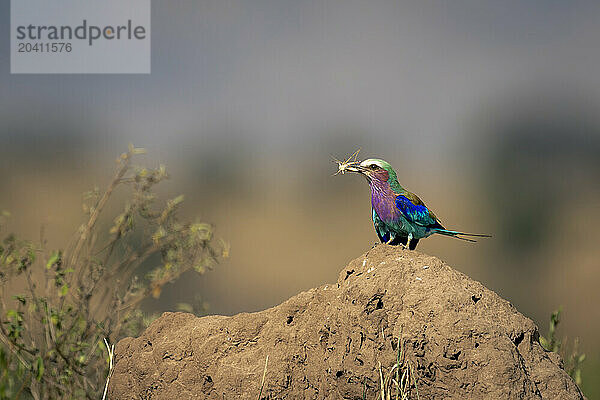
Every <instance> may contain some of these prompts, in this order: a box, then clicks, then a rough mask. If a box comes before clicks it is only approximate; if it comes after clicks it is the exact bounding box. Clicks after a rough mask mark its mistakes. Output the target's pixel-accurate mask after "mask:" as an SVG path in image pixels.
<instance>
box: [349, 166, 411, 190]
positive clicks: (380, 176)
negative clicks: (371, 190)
mask: <svg viewBox="0 0 600 400" xmlns="http://www.w3.org/2000/svg"><path fill="white" fill-rule="evenodd" d="M345 170H346V171H349V172H356V173H358V174H361V175H363V176H364V177H365V178H366V179H367V181H368V182H369V184H371V185H373V184H375V185H382V184H385V183H387V184H389V185H390V186H391V188H392V189H394V190H397V189H398V190H400V189H401V187H400V184H399V183H398V178H397V176H396V172H395V171H394V168H392V166H391V165H390V164H389V163H388V162H387V161H384V160H381V159H378V158H369V159H367V160H364V161H362V162H361V163H356V164H351V165H348V166H347V167H345Z"/></svg>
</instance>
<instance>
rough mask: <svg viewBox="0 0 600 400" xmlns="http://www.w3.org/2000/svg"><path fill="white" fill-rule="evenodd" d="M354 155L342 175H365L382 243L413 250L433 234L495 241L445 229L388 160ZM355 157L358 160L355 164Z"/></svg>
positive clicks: (340, 164) (343, 165)
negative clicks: (360, 157) (404, 184)
mask: <svg viewBox="0 0 600 400" xmlns="http://www.w3.org/2000/svg"><path fill="white" fill-rule="evenodd" d="M357 153H358V152H356V153H354V154H353V155H352V156H351V157H350V158H348V159H347V160H346V161H344V162H341V161H339V160H336V162H338V172H336V174H338V173H340V172H341V173H342V174H343V173H345V172H347V171H348V172H354V173H358V174H361V175H363V176H364V177H365V178H366V179H367V182H368V183H369V187H370V189H371V208H372V218H373V225H374V227H375V232H376V233H377V236H378V237H379V240H380V241H381V242H382V243H386V244H389V245H394V246H395V245H400V244H402V245H403V246H405V247H406V248H408V249H410V250H414V249H416V247H417V244H418V243H419V240H420V239H424V238H427V237H429V236H431V235H433V234H440V235H444V236H449V237H453V238H456V239H461V240H465V241H468V242H475V240H473V239H470V238H469V237H491V236H490V235H485V234H479V233H466V232H460V231H455V230H448V229H446V228H444V226H443V225H442V224H441V222H440V220H439V219H438V217H436V215H435V214H434V213H433V211H431V210H430V209H429V208H428V207H427V206H426V205H425V203H423V201H422V200H421V199H420V198H419V196H417V195H416V194H414V193H412V192H409V191H408V190H406V189H405V188H404V187H402V185H400V183H399V182H398V177H397V175H396V171H394V169H393V168H392V166H391V165H390V164H389V163H388V162H387V161H384V160H381V159H378V158H369V159H366V160H364V161H362V162H358V161H356V154H357ZM352 157H354V160H352Z"/></svg>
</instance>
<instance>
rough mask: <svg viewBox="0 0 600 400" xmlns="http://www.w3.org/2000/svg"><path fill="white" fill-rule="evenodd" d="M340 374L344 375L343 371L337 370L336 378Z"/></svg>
mask: <svg viewBox="0 0 600 400" xmlns="http://www.w3.org/2000/svg"><path fill="white" fill-rule="evenodd" d="M342 375H344V371H338V372H336V373H335V376H336V378H339V377H341V376H342Z"/></svg>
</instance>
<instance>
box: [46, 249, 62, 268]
mask: <svg viewBox="0 0 600 400" xmlns="http://www.w3.org/2000/svg"><path fill="white" fill-rule="evenodd" d="M61 258H62V252H61V251H53V252H52V254H51V255H50V258H49V259H48V262H47V263H46V269H50V268H52V266H54V265H60V263H61Z"/></svg>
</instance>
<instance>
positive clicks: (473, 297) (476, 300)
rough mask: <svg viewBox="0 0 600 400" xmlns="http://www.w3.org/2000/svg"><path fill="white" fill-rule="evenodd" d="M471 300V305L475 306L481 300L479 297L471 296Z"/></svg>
mask: <svg viewBox="0 0 600 400" xmlns="http://www.w3.org/2000/svg"><path fill="white" fill-rule="evenodd" d="M471 300H473V303H475V304H477V302H478V301H479V300H481V296H476V295H473V296H471Z"/></svg>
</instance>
